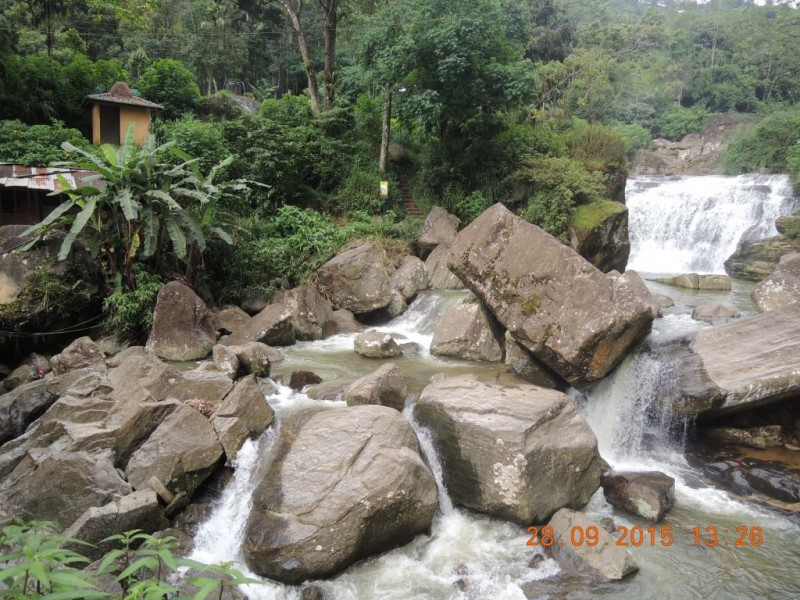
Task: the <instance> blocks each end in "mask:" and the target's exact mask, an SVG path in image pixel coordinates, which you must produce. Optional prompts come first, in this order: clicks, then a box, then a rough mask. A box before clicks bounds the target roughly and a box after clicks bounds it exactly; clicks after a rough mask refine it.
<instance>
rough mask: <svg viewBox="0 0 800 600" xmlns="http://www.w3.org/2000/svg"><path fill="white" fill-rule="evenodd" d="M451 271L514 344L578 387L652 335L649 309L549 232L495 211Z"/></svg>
mask: <svg viewBox="0 0 800 600" xmlns="http://www.w3.org/2000/svg"><path fill="white" fill-rule="evenodd" d="M448 264H449V266H450V268H451V269H452V270H453V272H454V273H455V274H456V275H457V276H458V277H459V278H460V279H461V280H462V281H463V282H464V283H465V284H466V285H467V287H469V288H470V289H471V290H472V291H473V292H474V293H475V295H477V296H478V297H479V298H480V299H481V300H482V301H483V302H484V304H485V305H486V306H487V308H489V310H490V311H491V312H492V314H494V316H495V317H496V318H497V320H498V321H499V322H500V323H501V324H502V325H503V326H504V327H505V328H506V329H508V330H509V331H510V332H511V334H512V335H513V336H514V339H515V340H516V341H517V342H518V343H520V344H521V345H522V346H524V347H525V348H527V349H528V350H529V351H530V352H531V353H532V354H533V355H534V356H535V357H536V358H537V360H539V361H540V362H542V363H544V364H545V365H547V366H548V367H550V368H551V369H553V370H554V371H555V372H556V373H558V374H559V375H560V376H561V377H563V378H564V379H565V380H566V381H568V382H569V383H571V384H573V385H574V384H578V385H580V384H584V383H587V382H591V381H596V380H598V379H601V378H602V377H604V376H605V375H606V374H608V372H609V371H611V369H613V368H614V366H616V365H617V364H618V363H619V362H620V361H621V360H622V358H623V357H624V356H625V354H626V353H627V352H628V351H629V350H630V349H631V348H633V346H634V345H635V344H636V343H637V342H638V341H639V340H641V339H642V338H643V337H644V336H645V335H647V333H648V332H649V331H650V326H651V324H652V322H653V315H652V313H651V310H650V307H649V305H648V304H647V302H645V300H644V299H642V297H641V296H640V295H639V294H637V293H636V292H635V291H634V290H633V289H632V288H631V286H630V284H629V283H628V282H627V280H626V279H625V278H624V277H607V276H605V275H604V274H603V273H601V272H600V271H598V270H597V269H596V268H595V267H594V266H592V265H591V264H590V263H589V262H588V261H586V259H584V258H583V257H581V256H580V255H579V254H578V253H577V252H575V251H574V250H572V249H571V248H568V247H566V246H564V245H563V244H562V243H561V242H559V241H558V240H556V239H555V238H554V237H552V236H550V235H549V234H547V233H545V232H544V231H543V230H542V229H540V228H539V227H537V226H536V225H532V224H531V223H527V222H526V221H524V220H523V219H521V218H519V217H517V216H515V215H514V214H513V213H511V211H509V210H508V209H507V208H506V207H505V206H503V205H502V204H495V205H494V206H492V207H491V208H489V209H487V210H486V211H484V212H483V214H481V215H480V216H479V217H478V218H477V219H475V220H474V221H473V222H472V223H471V224H470V225H469V226H467V227H466V228H465V229H464V230H462V231H461V232H460V233H459V234H458V236H457V237H456V239H455V241H454V242H453V246H452V247H451V249H450V261H449V263H448Z"/></svg>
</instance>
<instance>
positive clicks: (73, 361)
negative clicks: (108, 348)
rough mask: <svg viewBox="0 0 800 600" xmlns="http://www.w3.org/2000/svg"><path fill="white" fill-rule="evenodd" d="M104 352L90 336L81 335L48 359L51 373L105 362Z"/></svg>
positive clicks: (61, 372) (64, 371)
mask: <svg viewBox="0 0 800 600" xmlns="http://www.w3.org/2000/svg"><path fill="white" fill-rule="evenodd" d="M105 358H106V355H105V353H104V352H103V351H102V350H101V349H100V346H98V345H97V344H96V343H94V341H92V338H90V337H88V336H83V337H80V338H78V339H77V340H75V341H74V342H72V343H71V344H70V345H69V346H67V347H66V348H64V350H62V351H61V354H57V355H56V356H54V357H53V358H52V359H51V360H50V364H51V365H52V367H53V373H55V374H56V375H63V374H64V373H67V372H68V371H74V370H75V369H82V368H83V367H92V366H97V365H104V364H105Z"/></svg>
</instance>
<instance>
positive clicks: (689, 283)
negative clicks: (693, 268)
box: [656, 273, 731, 292]
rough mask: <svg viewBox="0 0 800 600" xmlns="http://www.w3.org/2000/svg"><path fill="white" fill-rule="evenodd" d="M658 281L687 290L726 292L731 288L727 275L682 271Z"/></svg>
mask: <svg viewBox="0 0 800 600" xmlns="http://www.w3.org/2000/svg"><path fill="white" fill-rule="evenodd" d="M656 281H657V282H659V283H664V284H666V285H672V286H675V287H681V288H686V289H689V290H708V291H720V292H728V291H730V289H731V278H730V277H728V276H727V275H698V274H697V273H683V274H682V275H676V276H675V277H667V278H662V279H656Z"/></svg>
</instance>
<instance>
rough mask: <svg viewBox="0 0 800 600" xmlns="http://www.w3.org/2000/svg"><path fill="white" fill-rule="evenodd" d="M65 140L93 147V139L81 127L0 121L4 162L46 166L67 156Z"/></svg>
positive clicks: (0, 155) (58, 123) (1, 159)
mask: <svg viewBox="0 0 800 600" xmlns="http://www.w3.org/2000/svg"><path fill="white" fill-rule="evenodd" d="M63 142H70V143H71V144H73V145H75V146H78V147H80V148H84V149H87V148H89V146H90V144H89V140H87V139H86V138H85V137H83V134H81V132H80V131H78V130H77V129H69V128H67V127H64V124H63V123H61V122H60V121H54V122H53V124H52V125H25V124H24V123H21V122H20V121H0V162H11V163H19V164H23V165H30V166H46V165H49V164H50V163H53V162H56V161H61V160H64V159H66V158H67V156H68V153H67V152H65V151H64V150H62V149H61V144H62V143H63Z"/></svg>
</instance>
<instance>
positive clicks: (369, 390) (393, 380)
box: [344, 363, 408, 411]
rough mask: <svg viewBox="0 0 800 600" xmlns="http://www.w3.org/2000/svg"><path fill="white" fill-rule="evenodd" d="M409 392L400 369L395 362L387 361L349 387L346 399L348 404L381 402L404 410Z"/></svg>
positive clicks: (345, 395) (383, 404)
mask: <svg viewBox="0 0 800 600" xmlns="http://www.w3.org/2000/svg"><path fill="white" fill-rule="evenodd" d="M406 394H408V386H406V380H405V378H404V377H403V374H402V373H401V372H400V369H399V368H398V367H397V365H396V364H394V363H386V364H385V365H382V366H381V367H379V368H378V369H377V370H376V371H375V372H374V373H370V374H369V375H365V376H364V377H362V378H361V379H357V380H356V381H354V382H353V384H352V385H351V386H350V387H349V388H347V391H346V392H345V394H344V400H345V402H347V406H358V405H361V404H379V405H381V406H388V407H390V408H394V409H397V410H400V411H402V410H403V406H404V405H405V402H406Z"/></svg>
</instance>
